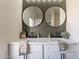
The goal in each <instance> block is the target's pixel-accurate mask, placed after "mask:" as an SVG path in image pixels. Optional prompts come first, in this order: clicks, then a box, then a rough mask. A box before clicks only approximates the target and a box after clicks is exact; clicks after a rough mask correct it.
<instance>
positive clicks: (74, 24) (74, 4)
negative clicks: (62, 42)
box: [66, 0, 79, 41]
mask: <svg viewBox="0 0 79 59" xmlns="http://www.w3.org/2000/svg"><path fill="white" fill-rule="evenodd" d="M66 2H67V31H69V32H70V34H71V37H70V39H71V40H74V41H79V0H66Z"/></svg>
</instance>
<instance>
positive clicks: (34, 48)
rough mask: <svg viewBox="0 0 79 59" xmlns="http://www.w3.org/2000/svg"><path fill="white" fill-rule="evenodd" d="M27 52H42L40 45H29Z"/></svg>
mask: <svg viewBox="0 0 79 59" xmlns="http://www.w3.org/2000/svg"><path fill="white" fill-rule="evenodd" d="M28 52H42V45H33V44H32V45H29V46H28Z"/></svg>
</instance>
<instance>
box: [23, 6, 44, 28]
mask: <svg viewBox="0 0 79 59" xmlns="http://www.w3.org/2000/svg"><path fill="white" fill-rule="evenodd" d="M22 18H23V22H24V23H25V24H26V25H28V26H29V27H35V26H38V25H39V24H40V23H41V22H42V20H43V13H42V11H41V9H40V8H39V7H36V6H30V7H28V8H26V9H25V10H24V11H23V14H22Z"/></svg>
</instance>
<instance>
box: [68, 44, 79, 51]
mask: <svg viewBox="0 0 79 59" xmlns="http://www.w3.org/2000/svg"><path fill="white" fill-rule="evenodd" d="M67 52H79V44H69V46H68V49H67Z"/></svg>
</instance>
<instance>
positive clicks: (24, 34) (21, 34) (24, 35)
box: [20, 31, 26, 39]
mask: <svg viewBox="0 0 79 59" xmlns="http://www.w3.org/2000/svg"><path fill="white" fill-rule="evenodd" d="M24 38H26V32H24V31H23V32H21V33H20V39H24Z"/></svg>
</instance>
